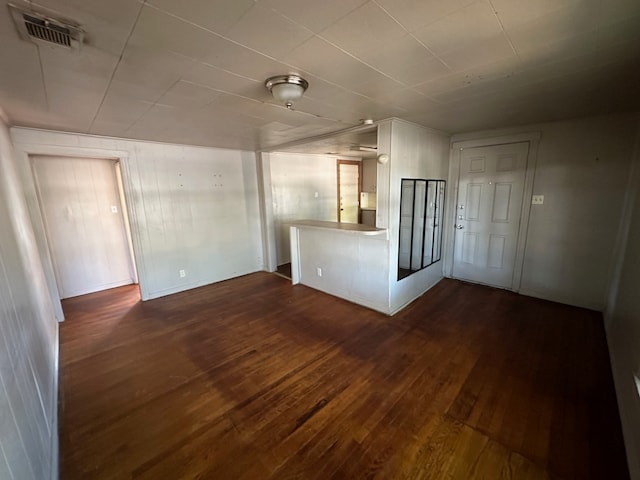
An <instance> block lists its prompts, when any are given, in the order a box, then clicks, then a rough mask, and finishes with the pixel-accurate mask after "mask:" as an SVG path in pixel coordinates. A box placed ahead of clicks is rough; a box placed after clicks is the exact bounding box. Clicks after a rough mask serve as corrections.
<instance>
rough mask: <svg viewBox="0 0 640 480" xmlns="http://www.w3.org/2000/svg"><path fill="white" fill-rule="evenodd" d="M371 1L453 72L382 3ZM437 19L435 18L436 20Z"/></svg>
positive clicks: (448, 66) (449, 67)
mask: <svg viewBox="0 0 640 480" xmlns="http://www.w3.org/2000/svg"><path fill="white" fill-rule="evenodd" d="M372 2H373V3H375V4H376V5H377V6H378V7H379V8H380V9H381V10H382V11H383V12H384V13H386V14H387V15H388V16H389V18H391V20H393V21H394V22H396V23H397V24H398V25H400V27H401V28H402V29H403V30H404V31H405V32H407V33H408V34H409V35H410V36H411V38H413V39H414V40H415V41H416V42H418V43H419V44H420V45H422V47H423V48H425V49H426V50H427V52H429V53H430V54H431V55H433V56H434V57H435V58H437V59H438V61H439V62H440V63H442V64H443V65H444V66H445V67H447V68H448V69H449V70H450V71H451V72H453V68H451V66H450V65H449V64H448V63H447V62H445V61H444V60H443V59H442V58H440V56H439V55H438V54H437V53H436V52H434V51H433V50H431V48H429V46H428V45H426V44H425V43H424V42H423V41H422V40H420V39H419V38H418V37H416V36H415V35H414V34H413V33H412V32H410V31H409V30H408V29H407V28H406V27H405V26H404V25H403V24H402V23H401V22H400V20H398V19H397V18H396V17H394V16H393V15H391V13H390V12H389V11H388V10H387V9H386V8H384V7H383V6H382V5H380V4H379V3H378V2H377V1H376V0H372ZM436 21H437V20H436Z"/></svg>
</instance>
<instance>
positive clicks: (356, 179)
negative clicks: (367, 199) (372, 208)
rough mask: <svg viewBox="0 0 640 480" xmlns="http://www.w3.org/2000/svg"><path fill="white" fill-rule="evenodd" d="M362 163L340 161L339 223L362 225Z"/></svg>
mask: <svg viewBox="0 0 640 480" xmlns="http://www.w3.org/2000/svg"><path fill="white" fill-rule="evenodd" d="M360 169H361V163H360V162H358V161H353V160H338V221H339V222H344V223H360Z"/></svg>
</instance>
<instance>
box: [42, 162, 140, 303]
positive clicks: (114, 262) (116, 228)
mask: <svg viewBox="0 0 640 480" xmlns="http://www.w3.org/2000/svg"><path fill="white" fill-rule="evenodd" d="M32 162H33V163H32V164H33V171H34V175H35V178H36V184H37V187H38V195H39V201H40V208H41V209H42V213H43V217H44V221H45V228H46V232H47V239H48V242H49V249H50V252H51V256H52V260H53V264H54V270H55V274H56V281H57V283H58V290H59V293H60V298H69V297H75V296H77V295H83V294H85V293H91V292H96V291H99V290H105V289H107V288H112V287H117V286H120V285H127V284H130V283H133V282H134V274H133V267H132V265H133V264H132V261H131V255H130V250H129V244H128V239H127V234H126V231H125V227H124V220H123V216H122V211H121V205H122V204H121V201H120V195H119V191H118V183H117V179H116V171H115V161H114V160H108V159H92V158H71V157H53V156H34V157H32Z"/></svg>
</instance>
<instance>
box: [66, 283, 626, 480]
mask: <svg viewBox="0 0 640 480" xmlns="http://www.w3.org/2000/svg"><path fill="white" fill-rule="evenodd" d="M63 307H64V310H65V313H66V318H67V320H66V321H65V322H64V323H63V324H62V325H61V330H60V335H61V352H60V355H61V372H60V375H61V376H60V442H61V446H60V448H61V478H62V479H63V480H65V479H128V478H135V479H155V480H157V479H165V478H166V479H183V478H199V479H331V478H335V479H357V478H380V479H491V480H495V479H532V480H533V479H556V480H561V479H562V480H569V479H580V480H588V479H605V478H606V479H616V480H618V479H619V480H625V479H628V478H629V477H628V472H627V468H626V461H625V454H624V448H623V444H622V436H621V431H620V423H619V419H618V411H617V407H616V402H615V397H614V391H613V385H612V380H611V375H610V369H609V360H608V355H607V351H606V344H605V337H604V333H603V327H602V319H601V316H600V314H598V313H595V312H591V311H588V310H582V309H578V308H573V307H568V306H564V305H560V304H555V303H550V302H546V301H541V300H536V299H532V298H528V297H524V296H519V295H515V294H513V293H510V292H506V291H501V290H495V289H490V288H486V287H481V286H476V285H469V284H465V283H462V282H458V281H454V280H444V281H442V282H441V283H439V284H438V285H437V286H436V287H434V288H433V289H432V290H430V291H429V292H427V294H425V295H424V296H423V297H422V298H420V299H419V300H417V301H416V302H414V303H413V304H412V305H411V306H409V307H408V308H407V309H405V310H404V311H402V312H401V313H399V314H398V315H396V316H394V317H391V318H389V317H386V316H384V315H381V314H378V313H375V312H373V311H371V310H367V309H365V308H361V307H358V306H356V305H353V304H350V303H348V302H345V301H343V300H340V299H337V298H334V297H331V296H328V295H325V294H323V293H321V292H317V291H315V290H312V289H309V288H307V287H304V286H302V285H297V286H294V287H292V286H291V284H290V283H289V282H288V281H287V280H285V279H283V278H281V277H279V276H276V275H272V274H267V273H256V274H252V275H248V276H245V277H241V278H237V279H233V280H229V281H226V282H222V283H218V284H216V285H211V286H207V287H203V288H199V289H195V290H191V291H188V292H183V293H179V294H176V295H171V296H169V297H164V298H161V299H157V300H152V301H148V302H144V303H142V302H140V301H139V297H138V293H137V289H136V287H132V286H127V287H121V288H117V289H113V290H108V291H105V292H100V293H95V294H91V295H86V296H83V297H78V298H74V299H69V300H65V301H64V302H63Z"/></svg>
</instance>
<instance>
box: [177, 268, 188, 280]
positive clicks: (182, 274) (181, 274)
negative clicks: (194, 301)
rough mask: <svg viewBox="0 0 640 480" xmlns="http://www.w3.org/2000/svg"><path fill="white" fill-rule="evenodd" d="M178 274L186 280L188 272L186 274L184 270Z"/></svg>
mask: <svg viewBox="0 0 640 480" xmlns="http://www.w3.org/2000/svg"><path fill="white" fill-rule="evenodd" d="M178 274H179V275H180V278H184V277H186V276H187V272H185V271H184V270H180V271H178Z"/></svg>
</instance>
